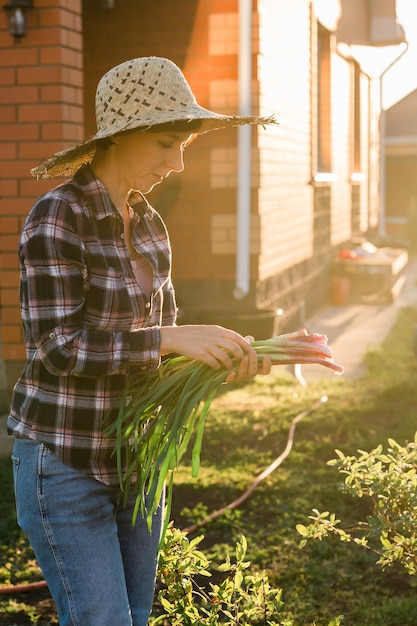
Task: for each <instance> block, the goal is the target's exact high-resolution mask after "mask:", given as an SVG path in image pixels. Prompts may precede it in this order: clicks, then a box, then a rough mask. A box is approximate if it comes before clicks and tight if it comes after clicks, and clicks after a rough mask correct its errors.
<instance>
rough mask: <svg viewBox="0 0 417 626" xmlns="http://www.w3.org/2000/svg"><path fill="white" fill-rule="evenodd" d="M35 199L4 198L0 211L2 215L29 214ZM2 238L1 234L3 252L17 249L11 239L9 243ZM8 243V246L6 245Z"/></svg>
mask: <svg viewBox="0 0 417 626" xmlns="http://www.w3.org/2000/svg"><path fill="white" fill-rule="evenodd" d="M33 200H34V198H20V197H19V198H16V199H14V198H7V199H3V198H2V199H0V213H1V214H2V215H5V214H6V213H9V214H12V215H27V213H28V211H29V209H30V207H31V206H32V204H33ZM10 236H11V235H10ZM2 239H3V238H2V237H1V235H0V250H1V251H2V252H9V251H12V250H15V247H13V243H11V242H10V241H9V242H8V243H7V242H3V241H2ZM6 245H7V247H5V246H6Z"/></svg>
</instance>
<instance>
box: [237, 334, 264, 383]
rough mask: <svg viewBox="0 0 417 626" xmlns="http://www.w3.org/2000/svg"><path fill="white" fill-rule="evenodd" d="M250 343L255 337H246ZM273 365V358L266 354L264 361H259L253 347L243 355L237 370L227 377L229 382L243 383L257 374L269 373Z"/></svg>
mask: <svg viewBox="0 0 417 626" xmlns="http://www.w3.org/2000/svg"><path fill="white" fill-rule="evenodd" d="M245 339H246V340H247V341H248V343H250V342H251V341H253V337H245ZM271 367H272V362H271V359H270V358H269V357H268V356H265V357H264V358H263V359H262V361H258V355H257V353H256V351H255V350H254V349H253V348H249V350H248V351H247V352H246V353H245V354H244V355H243V357H242V358H241V360H240V362H239V367H238V368H237V371H233V372H230V374H229V375H228V376H227V378H226V382H227V383H241V382H245V381H247V380H250V379H251V378H253V377H254V376H256V375H257V374H262V375H267V374H269V373H270V371H271Z"/></svg>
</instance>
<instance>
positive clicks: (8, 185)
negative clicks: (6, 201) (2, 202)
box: [0, 178, 17, 197]
mask: <svg viewBox="0 0 417 626" xmlns="http://www.w3.org/2000/svg"><path fill="white" fill-rule="evenodd" d="M16 195H17V181H16V180H14V179H13V180H12V179H11V178H6V179H3V180H2V179H1V178H0V197H5V196H16Z"/></svg>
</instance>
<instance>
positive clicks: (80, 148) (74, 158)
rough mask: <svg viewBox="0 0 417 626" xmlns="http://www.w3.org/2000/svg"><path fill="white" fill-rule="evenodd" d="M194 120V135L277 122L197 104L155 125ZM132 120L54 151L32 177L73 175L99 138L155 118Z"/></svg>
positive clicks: (87, 159)
mask: <svg viewBox="0 0 417 626" xmlns="http://www.w3.org/2000/svg"><path fill="white" fill-rule="evenodd" d="M203 115H207V117H203ZM164 118H166V119H164ZM194 120H199V121H201V124H200V126H199V128H198V130H197V131H193V134H196V135H203V134H205V133H208V132H210V131H213V130H221V129H223V128H231V127H234V126H241V125H245V124H252V125H261V126H265V125H267V124H277V121H276V119H275V116H273V115H271V116H269V117H255V116H250V117H242V116H238V115H234V116H227V115H219V114H216V113H213V112H212V111H209V110H207V109H203V108H202V107H196V111H195V112H194V115H193V116H190V112H189V111H187V114H186V115H184V117H181V116H178V115H176V116H175V119H173V118H172V113H171V116H169V115H166V116H164V115H162V116H160V118H159V119H158V124H163V123H165V122H173V121H174V122H176V121H190V122H191V121H194ZM135 122H136V123H134V122H133V123H132V124H130V125H129V126H128V127H127V128H124V129H123V131H120V130H117V131H115V130H114V129H111V128H110V129H105V130H104V131H99V132H98V133H96V134H95V135H94V136H92V137H89V138H88V139H86V140H85V141H83V142H82V143H79V144H77V145H75V146H72V147H70V148H66V149H65V150H61V151H60V152H56V153H55V154H54V155H52V156H51V157H50V158H48V159H46V160H45V161H44V162H43V163H41V164H40V165H38V166H37V167H35V168H33V169H32V170H31V174H32V176H34V177H36V178H37V179H38V180H39V179H43V180H46V179H48V178H54V177H56V176H72V175H73V174H75V172H76V171H77V170H78V169H79V168H80V167H81V166H82V165H85V164H86V163H91V161H92V160H93V157H94V154H95V152H96V144H97V141H98V140H99V139H104V138H106V137H112V136H113V135H115V134H117V133H120V132H124V131H128V130H133V129H135V128H136V129H137V130H140V129H141V128H143V130H144V131H146V130H147V129H149V128H150V127H151V126H154V125H155V118H153V120H152V123H146V120H143V119H141V120H140V121H138V120H135Z"/></svg>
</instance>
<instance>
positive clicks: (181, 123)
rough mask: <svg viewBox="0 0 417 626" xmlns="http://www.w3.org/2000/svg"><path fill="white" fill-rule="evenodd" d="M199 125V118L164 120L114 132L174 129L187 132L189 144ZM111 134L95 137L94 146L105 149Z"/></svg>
mask: <svg viewBox="0 0 417 626" xmlns="http://www.w3.org/2000/svg"><path fill="white" fill-rule="evenodd" d="M200 127H201V120H191V121H189V122H187V120H176V121H174V122H165V123H164V124H155V125H154V126H146V127H144V126H138V127H137V128H130V129H129V130H125V131H122V132H120V133H115V134H116V135H127V134H131V133H163V132H166V131H170V130H172V131H174V132H178V133H189V134H190V138H189V140H188V141H187V145H188V144H190V143H191V142H192V141H193V140H194V139H195V137H196V133H197V132H198V129H199V128H200ZM113 143H114V142H113V136H111V137H103V138H102V139H97V141H96V146H97V148H101V149H102V150H107V149H108V148H110V146H111V145H112V144H113Z"/></svg>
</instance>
